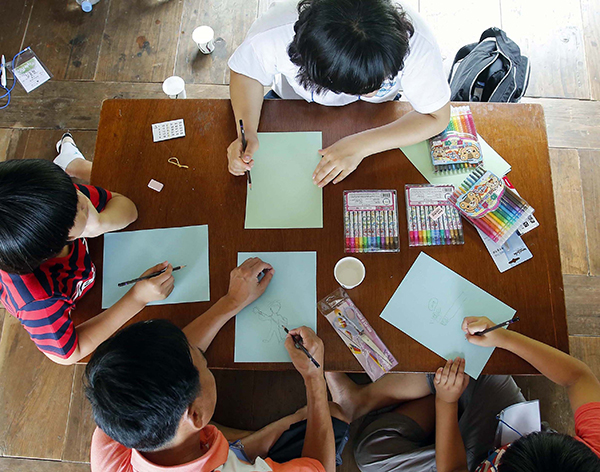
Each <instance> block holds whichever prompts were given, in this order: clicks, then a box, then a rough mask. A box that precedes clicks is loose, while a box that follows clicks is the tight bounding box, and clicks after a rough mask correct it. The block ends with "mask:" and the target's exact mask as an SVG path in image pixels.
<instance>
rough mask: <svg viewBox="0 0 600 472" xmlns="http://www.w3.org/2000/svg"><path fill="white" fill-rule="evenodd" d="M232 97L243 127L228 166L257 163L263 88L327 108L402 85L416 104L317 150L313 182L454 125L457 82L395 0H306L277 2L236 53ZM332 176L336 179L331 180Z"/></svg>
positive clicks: (393, 92) (416, 20)
mask: <svg viewBox="0 0 600 472" xmlns="http://www.w3.org/2000/svg"><path fill="white" fill-rule="evenodd" d="M229 67H230V69H231V84H230V92H231V103H232V106H233V111H234V113H235V118H236V123H239V120H240V119H241V120H243V122H244V128H245V134H246V139H247V142H248V146H247V148H246V151H245V152H243V151H242V140H241V133H240V130H239V129H238V136H239V137H238V139H237V140H235V141H234V142H233V143H231V145H230V146H229V149H228V159H229V171H230V172H231V173H232V174H234V175H243V174H244V172H245V171H247V170H250V169H251V168H252V166H253V164H254V162H253V161H252V155H253V154H254V152H255V151H256V150H257V149H258V139H257V135H256V133H257V129H258V122H259V120H260V110H261V107H262V102H263V87H264V86H272V87H273V92H274V93H275V94H276V95H277V96H279V97H281V98H285V99H304V100H306V101H309V102H315V103H319V104H322V105H328V106H341V105H346V104H349V103H352V102H355V101H358V100H362V101H367V102H371V103H381V102H385V101H390V100H394V99H395V98H396V97H397V96H398V94H399V92H402V93H403V94H404V96H405V98H406V99H407V100H408V101H409V102H410V104H411V105H412V107H413V108H414V111H411V112H410V113H407V114H406V115H404V116H402V117H401V118H399V119H398V120H396V121H394V122H392V123H389V124H387V125H385V126H381V127H378V128H373V129H370V130H367V131H364V132H361V133H357V134H354V135H350V136H347V137H345V138H343V139H340V140H339V141H337V142H336V143H334V144H333V145H331V146H329V147H328V148H326V149H323V150H321V151H320V153H321V154H322V156H323V159H322V160H321V162H320V163H319V165H318V166H317V168H316V169H315V172H314V175H313V180H314V182H315V184H317V185H319V186H320V187H323V186H325V185H327V184H328V183H329V182H331V181H333V182H334V183H338V182H340V181H341V180H343V179H344V178H345V177H346V176H347V175H348V174H350V173H351V172H352V171H353V170H354V169H356V167H357V166H358V165H359V164H360V162H361V161H362V160H363V159H364V158H365V157H367V156H369V155H371V154H376V153H378V152H382V151H385V150H388V149H393V148H397V147H400V146H407V145H410V144H414V143H417V142H420V141H422V140H424V139H427V138H430V137H431V136H434V135H436V134H438V133H440V132H441V131H442V130H444V129H445V128H446V126H447V124H448V121H449V117H450V104H449V100H450V88H449V87H448V82H447V80H446V77H445V75H444V71H443V67H442V58H441V55H440V51H439V48H438V45H437V43H436V41H435V38H434V37H433V35H432V34H431V32H430V31H429V29H428V27H427V25H426V24H425V22H424V21H423V20H422V18H421V17H420V16H419V15H418V14H417V13H415V12H412V11H410V10H408V9H407V8H405V7H404V6H403V5H401V4H400V3H399V2H398V1H397V0H370V1H365V0H301V1H300V3H298V2H297V1H285V2H282V3H275V4H274V5H273V6H272V7H271V8H270V9H269V11H268V12H267V13H266V14H265V15H263V16H261V17H260V18H259V19H258V20H256V22H255V23H254V24H253V25H252V27H251V28H250V30H249V31H248V35H247V37H246V39H245V41H244V42H243V43H242V44H241V45H240V47H239V48H238V49H237V50H236V51H235V52H234V54H233V55H232V56H231V58H230V59H229ZM334 179H335V180H334Z"/></svg>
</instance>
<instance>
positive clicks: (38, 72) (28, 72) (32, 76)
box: [13, 56, 50, 93]
mask: <svg viewBox="0 0 600 472" xmlns="http://www.w3.org/2000/svg"><path fill="white" fill-rule="evenodd" d="M13 74H14V76H15V77H16V78H17V80H18V81H19V83H20V84H21V85H22V86H23V88H24V89H25V91H26V92H27V93H29V92H31V91H32V90H35V89H36V88H38V87H39V86H40V85H42V84H43V83H44V82H47V81H48V80H50V74H48V72H47V71H46V69H45V68H44V66H43V65H42V63H41V62H40V61H39V60H38V58H37V57H35V56H34V57H32V58H30V59H28V60H26V61H25V62H23V63H22V64H19V65H18V66H17V67H15V68H14V69H13Z"/></svg>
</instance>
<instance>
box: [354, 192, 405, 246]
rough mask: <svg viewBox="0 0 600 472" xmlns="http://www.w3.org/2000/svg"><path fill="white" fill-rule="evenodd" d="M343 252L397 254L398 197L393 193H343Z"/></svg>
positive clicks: (398, 242)
mask: <svg viewBox="0 0 600 472" xmlns="http://www.w3.org/2000/svg"><path fill="white" fill-rule="evenodd" d="M344 236H345V249H344V250H345V252H347V253H353V252H398V251H400V240H399V238H398V198H397V195H396V191H395V190H346V191H345V192H344Z"/></svg>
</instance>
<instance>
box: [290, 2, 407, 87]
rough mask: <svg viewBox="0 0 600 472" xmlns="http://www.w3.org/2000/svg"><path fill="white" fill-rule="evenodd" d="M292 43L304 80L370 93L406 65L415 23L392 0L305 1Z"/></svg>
mask: <svg viewBox="0 0 600 472" xmlns="http://www.w3.org/2000/svg"><path fill="white" fill-rule="evenodd" d="M298 12H299V17H298V21H296V24H295V25H294V31H295V33H296V34H295V36H294V39H293V40H292V42H291V43H290V45H289V47H288V55H289V56H290V59H291V61H292V62H293V63H294V64H295V65H296V66H298V67H299V68H300V70H299V73H298V80H299V82H300V84H301V85H302V86H303V87H304V88H306V89H308V90H314V91H315V92H317V93H321V92H323V91H326V90H329V91H331V92H334V93H346V94H349V95H369V94H373V93H374V92H376V91H377V90H379V89H380V88H381V86H382V84H383V82H384V81H385V80H387V79H393V78H394V77H396V75H398V72H400V71H401V70H402V69H403V68H404V59H405V57H406V55H407V54H408V49H409V40H410V37H411V36H412V35H413V33H414V28H413V26H412V24H411V22H410V20H409V19H408V18H407V16H406V14H405V13H404V12H403V11H402V10H401V9H400V8H399V7H398V6H397V5H395V4H394V3H393V1H392V0H368V1H367V0H301V1H300V3H299V4H298Z"/></svg>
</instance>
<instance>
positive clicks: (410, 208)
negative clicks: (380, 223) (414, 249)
mask: <svg viewBox="0 0 600 472" xmlns="http://www.w3.org/2000/svg"><path fill="white" fill-rule="evenodd" d="M405 191H406V221H407V223H408V245H409V246H444V245H451V244H464V243H465V238H464V234H463V226H462V221H461V218H460V213H459V212H458V210H457V209H456V208H455V207H454V206H453V205H452V204H451V203H450V202H449V201H448V197H449V196H450V195H451V194H452V193H453V192H454V187H453V186H452V185H406V186H405Z"/></svg>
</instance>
